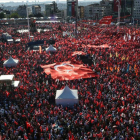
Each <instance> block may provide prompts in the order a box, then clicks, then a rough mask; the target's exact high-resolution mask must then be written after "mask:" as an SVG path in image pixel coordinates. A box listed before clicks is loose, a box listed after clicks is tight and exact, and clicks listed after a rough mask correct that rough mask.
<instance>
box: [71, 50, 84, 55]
mask: <svg viewBox="0 0 140 140" xmlns="http://www.w3.org/2000/svg"><path fill="white" fill-rule="evenodd" d="M75 55H86V53H84V52H82V51H74V52H73V53H72V56H75Z"/></svg>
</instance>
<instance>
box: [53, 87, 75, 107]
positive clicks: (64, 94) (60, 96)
mask: <svg viewBox="0 0 140 140" xmlns="http://www.w3.org/2000/svg"><path fill="white" fill-rule="evenodd" d="M55 103H56V104H57V105H59V104H60V105H63V106H67V105H68V106H73V105H74V104H78V90H72V89H70V88H69V87H68V86H66V87H65V88H64V89H63V90H57V91H56V96H55Z"/></svg>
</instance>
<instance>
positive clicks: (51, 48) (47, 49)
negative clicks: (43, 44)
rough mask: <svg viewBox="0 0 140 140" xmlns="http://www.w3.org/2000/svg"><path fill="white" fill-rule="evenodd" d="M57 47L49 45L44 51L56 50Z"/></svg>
mask: <svg viewBox="0 0 140 140" xmlns="http://www.w3.org/2000/svg"><path fill="white" fill-rule="evenodd" d="M56 51H57V49H56V48H55V47H53V46H52V45H50V46H49V47H48V48H46V52H56Z"/></svg>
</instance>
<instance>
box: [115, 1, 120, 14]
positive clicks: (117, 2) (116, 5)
mask: <svg viewBox="0 0 140 140" xmlns="http://www.w3.org/2000/svg"><path fill="white" fill-rule="evenodd" d="M119 2H120V5H121V0H114V12H118V5H119Z"/></svg>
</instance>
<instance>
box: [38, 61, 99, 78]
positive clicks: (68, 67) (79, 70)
mask: <svg viewBox="0 0 140 140" xmlns="http://www.w3.org/2000/svg"><path fill="white" fill-rule="evenodd" d="M41 67H42V68H43V69H44V72H45V73H46V74H47V75H49V74H51V77H52V78H53V79H59V80H74V79H80V78H91V77H97V74H95V73H94V72H93V71H92V70H91V69H89V68H87V67H85V66H83V65H79V64H72V63H71V62H70V61H65V62H60V63H53V64H49V65H44V66H42V65H41Z"/></svg>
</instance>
